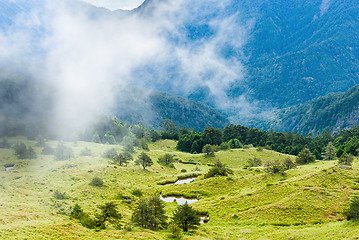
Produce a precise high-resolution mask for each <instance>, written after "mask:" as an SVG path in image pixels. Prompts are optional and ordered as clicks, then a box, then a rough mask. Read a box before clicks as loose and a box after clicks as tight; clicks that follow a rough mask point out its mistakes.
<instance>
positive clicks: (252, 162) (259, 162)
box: [247, 157, 262, 167]
mask: <svg viewBox="0 0 359 240" xmlns="http://www.w3.org/2000/svg"><path fill="white" fill-rule="evenodd" d="M261 165H262V160H261V159H260V158H256V157H254V158H250V159H248V161H247V166H248V167H258V166H261Z"/></svg>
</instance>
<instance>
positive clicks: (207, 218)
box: [199, 215, 209, 224]
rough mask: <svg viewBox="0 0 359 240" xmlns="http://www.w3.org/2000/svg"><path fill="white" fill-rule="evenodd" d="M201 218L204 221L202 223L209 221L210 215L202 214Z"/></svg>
mask: <svg viewBox="0 0 359 240" xmlns="http://www.w3.org/2000/svg"><path fill="white" fill-rule="evenodd" d="M199 218H200V223H202V224H203V223H208V222H209V216H208V215H202V216H200V217H199Z"/></svg>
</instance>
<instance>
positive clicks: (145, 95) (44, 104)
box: [0, 72, 229, 137]
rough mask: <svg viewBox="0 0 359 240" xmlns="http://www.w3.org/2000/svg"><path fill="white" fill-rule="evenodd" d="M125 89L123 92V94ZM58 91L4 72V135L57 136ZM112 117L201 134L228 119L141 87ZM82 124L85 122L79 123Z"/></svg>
mask: <svg viewBox="0 0 359 240" xmlns="http://www.w3.org/2000/svg"><path fill="white" fill-rule="evenodd" d="M121 89H122V90H121ZM56 94H57V92H56V90H55V89H54V88H53V87H52V86H51V85H48V84H45V83H43V82H40V81H36V80H33V79H31V78H29V77H26V76H23V75H19V74H14V73H8V72H0V123H1V124H0V126H1V127H0V135H2V136H4V135H5V136H14V135H15V136H16V135H18V134H23V135H27V136H31V137H34V136H36V135H37V134H38V133H39V132H40V133H42V134H47V133H51V132H53V128H54V126H53V125H52V122H53V120H54V119H53V118H54V117H63V118H64V119H66V114H67V112H62V113H61V114H64V116H59V113H55V112H54V109H56V108H55V107H54V104H55V96H56ZM106 113H107V114H109V115H112V116H116V117H118V119H120V120H121V121H124V122H128V123H136V124H137V123H142V124H144V125H145V126H147V127H150V128H154V129H160V128H161V126H162V123H163V121H164V120H165V119H172V120H173V121H174V123H175V125H176V126H177V127H183V126H186V127H188V128H193V129H195V130H198V131H201V130H203V129H204V128H205V127H207V126H213V127H216V128H224V127H225V126H226V125H228V124H229V121H228V119H227V118H226V117H225V116H224V115H222V114H220V113H219V112H218V111H216V110H214V109H213V108H211V107H209V106H206V105H204V104H201V103H196V102H194V101H191V100H188V99H185V98H183V97H178V96H174V95H171V94H168V93H163V92H157V91H153V90H149V89H144V88H138V87H131V86H127V87H122V88H119V89H118V90H117V93H116V96H115V104H114V107H113V108H112V109H111V111H110V112H106ZM78 121H81V119H78Z"/></svg>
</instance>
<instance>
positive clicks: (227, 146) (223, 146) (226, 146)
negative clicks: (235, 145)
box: [219, 142, 231, 151]
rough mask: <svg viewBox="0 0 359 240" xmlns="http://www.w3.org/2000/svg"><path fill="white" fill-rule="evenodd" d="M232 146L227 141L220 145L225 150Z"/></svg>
mask: <svg viewBox="0 0 359 240" xmlns="http://www.w3.org/2000/svg"><path fill="white" fill-rule="evenodd" d="M230 148H231V146H230V145H229V144H228V143H226V142H223V143H221V145H219V149H220V150H223V151H225V150H228V149H230Z"/></svg>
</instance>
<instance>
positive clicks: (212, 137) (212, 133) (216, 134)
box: [202, 127, 223, 145]
mask: <svg viewBox="0 0 359 240" xmlns="http://www.w3.org/2000/svg"><path fill="white" fill-rule="evenodd" d="M202 138H203V142H204V143H205V144H210V145H220V144H221V143H222V141H223V134H222V131H221V130H220V129H215V128H214V127H206V128H205V129H204V130H203V133H202Z"/></svg>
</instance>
